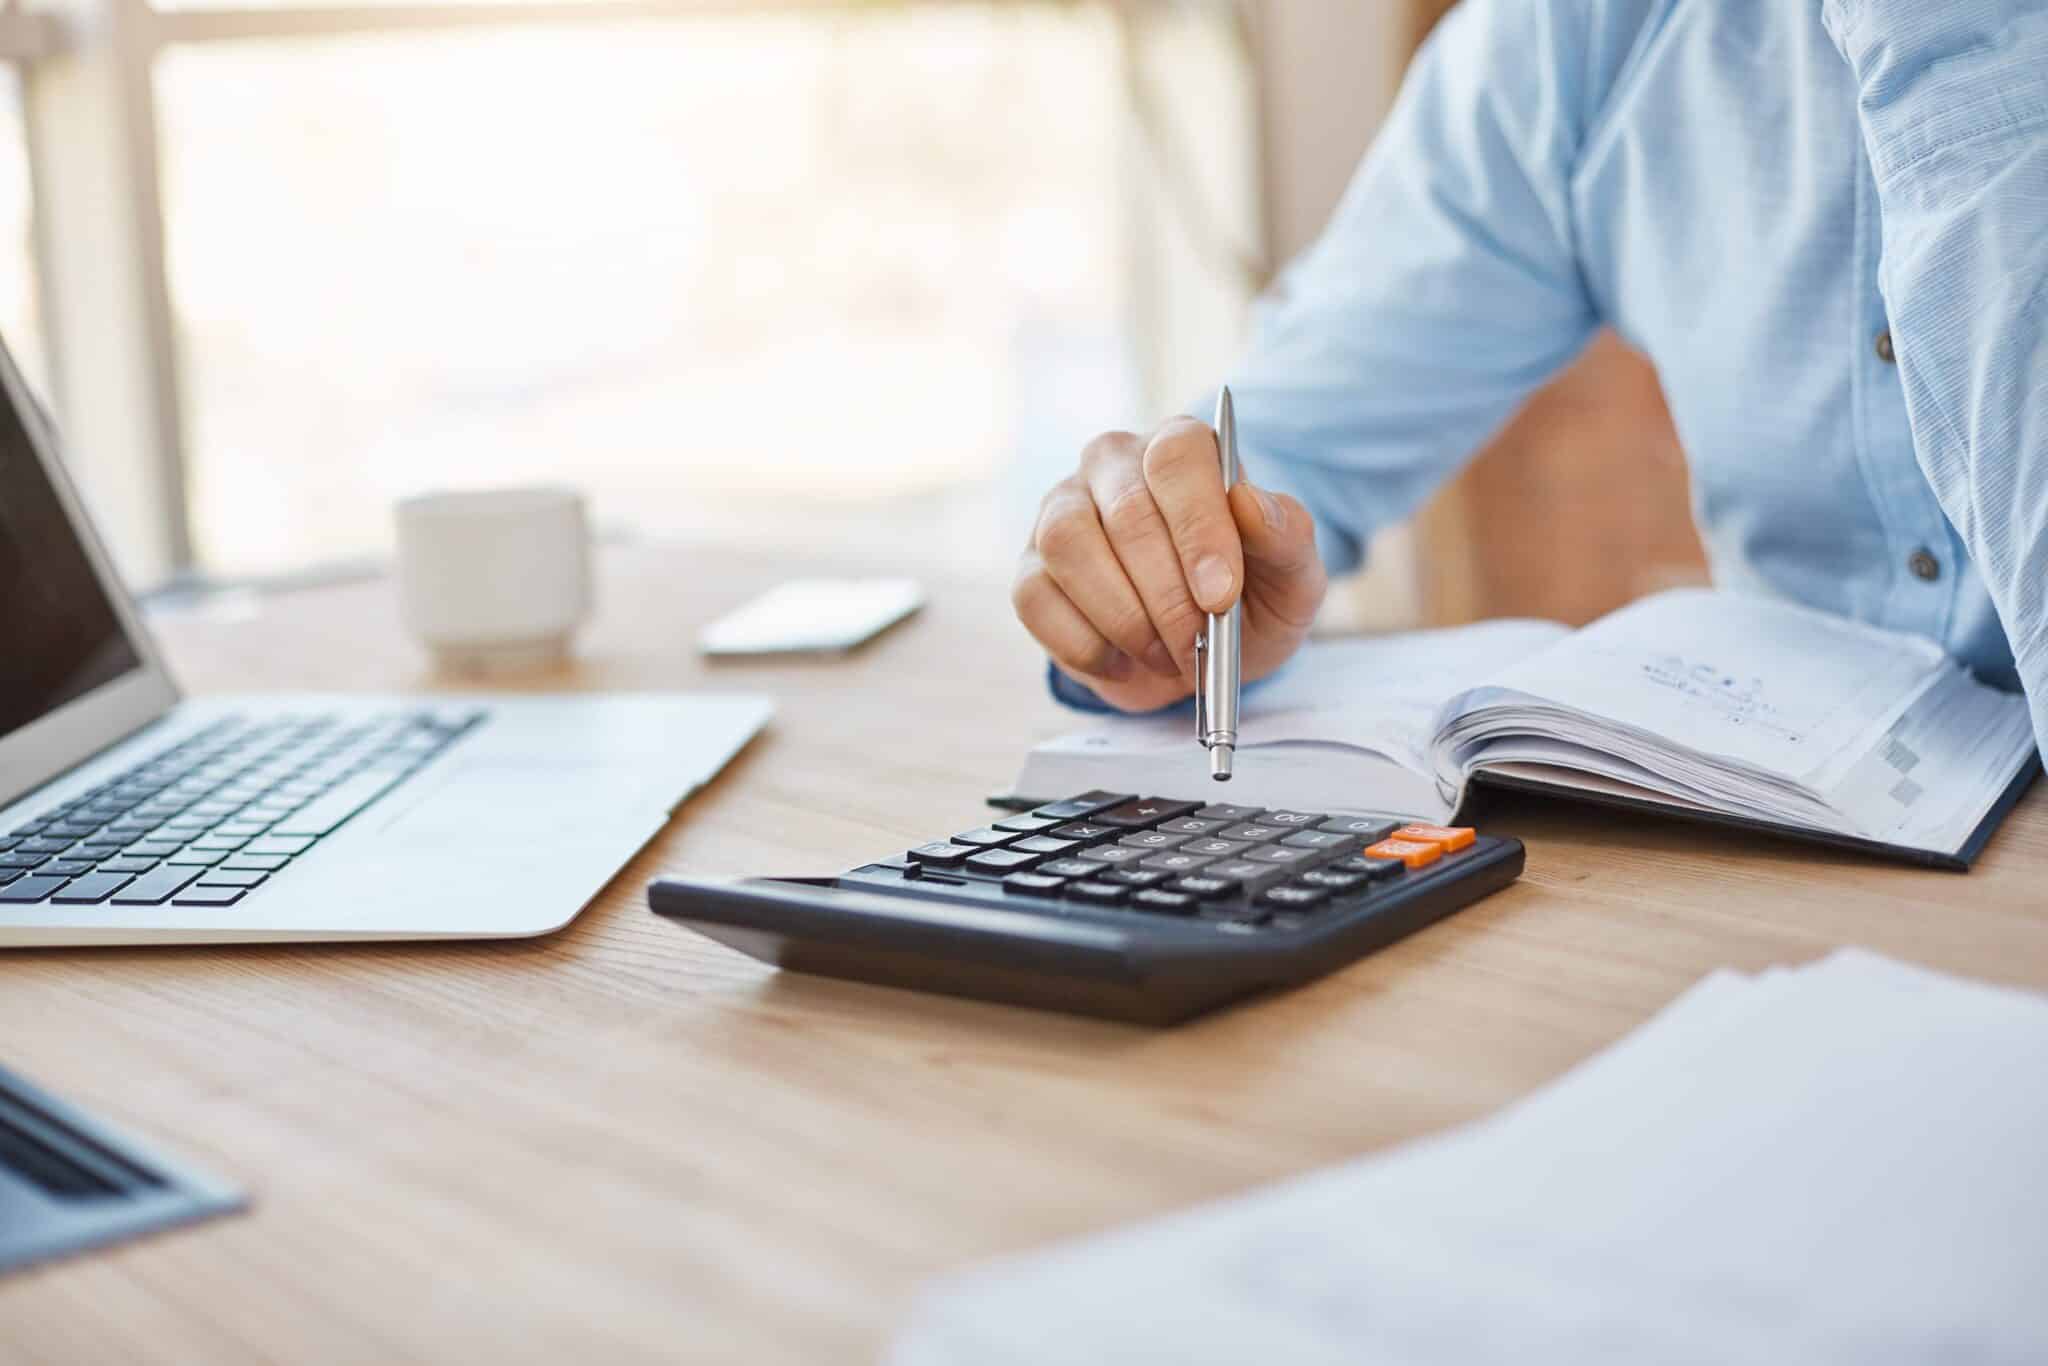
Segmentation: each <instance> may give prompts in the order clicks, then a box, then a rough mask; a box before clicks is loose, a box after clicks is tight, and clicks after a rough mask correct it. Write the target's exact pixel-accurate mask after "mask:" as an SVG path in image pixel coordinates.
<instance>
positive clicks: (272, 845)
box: [242, 835, 313, 858]
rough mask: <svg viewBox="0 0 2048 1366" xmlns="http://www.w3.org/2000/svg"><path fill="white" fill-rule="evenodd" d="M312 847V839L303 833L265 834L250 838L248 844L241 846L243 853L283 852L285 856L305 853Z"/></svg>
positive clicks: (289, 856)
mask: <svg viewBox="0 0 2048 1366" xmlns="http://www.w3.org/2000/svg"><path fill="white" fill-rule="evenodd" d="M312 847H313V841H312V839H311V838H309V837H308V836H305V835H265V836H264V837H263V838H261V839H256V840H250V841H249V843H248V844H246V845H244V846H243V848H242V852H243V853H245V854H283V855H284V856H285V857H286V858H291V857H293V856H295V855H298V854H303V853H305V852H306V851H307V850H308V849H311V848H312Z"/></svg>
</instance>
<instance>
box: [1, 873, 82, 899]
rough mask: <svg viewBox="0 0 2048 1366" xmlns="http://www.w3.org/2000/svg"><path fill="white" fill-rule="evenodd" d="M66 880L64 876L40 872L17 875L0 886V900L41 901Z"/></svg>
mask: <svg viewBox="0 0 2048 1366" xmlns="http://www.w3.org/2000/svg"><path fill="white" fill-rule="evenodd" d="M66 881H67V879H65V878H61V877H43V876H42V875H40V874H34V875H31V876H28V877H18V878H16V879H15V880H14V881H12V882H10V883H8V884H7V885H6V886H5V887H0V902H8V901H13V902H23V901H41V900H43V899H44V898H45V897H47V896H49V895H50V893H52V892H54V891H56V890H57V889H58V888H59V887H62V886H63V885H64V883H65V882H66Z"/></svg>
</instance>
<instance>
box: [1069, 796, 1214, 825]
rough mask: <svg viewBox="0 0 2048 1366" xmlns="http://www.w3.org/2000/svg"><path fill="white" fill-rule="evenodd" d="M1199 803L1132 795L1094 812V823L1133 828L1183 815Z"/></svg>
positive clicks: (1155, 823)
mask: <svg viewBox="0 0 2048 1366" xmlns="http://www.w3.org/2000/svg"><path fill="white" fill-rule="evenodd" d="M1200 805H1201V803H1200V802H1170V801H1168V800H1166V798H1164V797H1133V798H1131V800H1129V801H1127V802H1124V803H1122V804H1120V805H1117V806H1113V807H1111V808H1109V810H1107V811H1098V812H1096V813H1095V823H1096V824H1097V825H1117V826H1122V827H1123V828H1124V829H1126V830H1135V829H1140V828H1143V827H1145V826H1149V825H1157V824H1159V823H1160V822H1161V821H1170V820H1173V819H1174V818H1175V817H1178V816H1185V815H1187V814H1188V812H1190V811H1193V810H1194V809H1195V808H1196V807H1198V806H1200Z"/></svg>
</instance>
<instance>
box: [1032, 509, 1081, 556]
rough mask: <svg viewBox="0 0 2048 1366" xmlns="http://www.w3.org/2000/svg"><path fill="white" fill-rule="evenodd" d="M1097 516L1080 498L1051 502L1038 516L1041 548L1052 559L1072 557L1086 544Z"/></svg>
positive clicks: (1038, 538)
mask: <svg viewBox="0 0 2048 1366" xmlns="http://www.w3.org/2000/svg"><path fill="white" fill-rule="evenodd" d="M1094 520H1095V519H1094V516H1093V515H1092V514H1091V513H1090V512H1089V510H1088V507H1087V505H1086V504H1085V503H1084V502H1083V501H1082V500H1079V499H1073V498H1064V499H1061V500H1060V501H1059V502H1057V503H1052V504H1050V505H1048V506H1047V507H1046V509H1045V512H1044V514H1043V515H1042V516H1041V517H1040V518H1039V520H1038V537H1037V540H1038V550H1039V553H1040V554H1042V555H1043V556H1044V557H1045V558H1046V559H1047V560H1049V561H1060V560H1066V559H1071V558H1072V557H1073V556H1074V555H1075V554H1076V553H1077V552H1079V551H1080V550H1081V548H1082V547H1083V546H1084V545H1086V544H1087V542H1088V538H1089V535H1090V533H1091V531H1092V530H1093V527H1092V525H1091V524H1092V523H1093V521H1094Z"/></svg>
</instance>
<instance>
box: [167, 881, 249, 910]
mask: <svg viewBox="0 0 2048 1366" xmlns="http://www.w3.org/2000/svg"><path fill="white" fill-rule="evenodd" d="M248 894H249V889H248V888H247V887H213V886H208V885H206V884H204V883H199V884H196V885H194V886H191V887H187V888H186V889H185V890H184V891H182V892H179V893H178V894H177V895H176V896H174V897H172V898H171V904H172V905H173V906H232V905H234V904H235V903H236V902H237V901H240V900H241V899H242V898H243V897H245V896H247V895H248Z"/></svg>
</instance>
